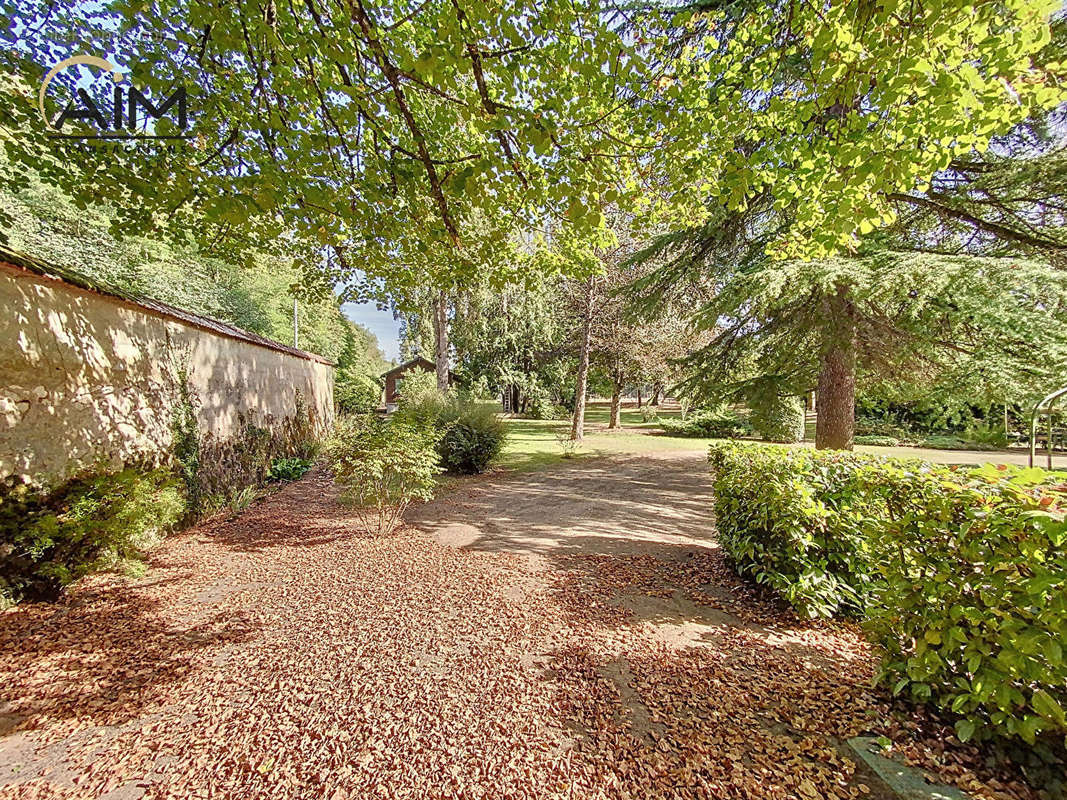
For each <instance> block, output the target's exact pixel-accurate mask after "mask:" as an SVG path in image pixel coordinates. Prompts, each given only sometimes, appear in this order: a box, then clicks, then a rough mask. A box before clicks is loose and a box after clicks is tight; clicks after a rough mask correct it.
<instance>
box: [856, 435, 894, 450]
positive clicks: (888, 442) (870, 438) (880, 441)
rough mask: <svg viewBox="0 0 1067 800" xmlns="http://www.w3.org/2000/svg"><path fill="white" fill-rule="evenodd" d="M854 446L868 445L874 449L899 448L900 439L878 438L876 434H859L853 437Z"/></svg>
mask: <svg viewBox="0 0 1067 800" xmlns="http://www.w3.org/2000/svg"><path fill="white" fill-rule="evenodd" d="M854 441H855V443H856V444H869V445H874V446H876V447H900V445H901V441H900V439H896V438H894V437H892V436H879V435H877V434H860V435H859V436H857V437H855V440H854Z"/></svg>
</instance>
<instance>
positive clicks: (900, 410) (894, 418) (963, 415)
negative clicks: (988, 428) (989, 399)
mask: <svg viewBox="0 0 1067 800" xmlns="http://www.w3.org/2000/svg"><path fill="white" fill-rule="evenodd" d="M989 415H990V407H989V404H988V403H987V404H985V406H984V407H979V406H977V405H975V404H974V403H972V402H971V398H970V397H967V396H960V395H959V394H955V393H953V392H951V391H944V392H938V394H937V395H936V396H926V397H922V398H920V399H917V400H904V401H896V400H889V399H885V398H882V397H878V396H877V395H867V396H864V397H862V398H860V399H858V400H857V401H856V430H857V431H860V430H861V428H862V429H863V430H862V432H863V433H885V434H886V435H888V436H892V435H896V434H899V438H907V437H908V435H909V434H910V435H915V436H916V437H917V436H919V435H923V434H937V435H943V434H949V433H961V432H963V431H966V430H967V429H969V428H977V427H979V426H982V425H985V424H986V423H985V422H984V421H985V419H986V418H987V417H988V416H989ZM1002 429H1003V428H1002Z"/></svg>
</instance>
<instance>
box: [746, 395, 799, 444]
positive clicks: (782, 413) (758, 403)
mask: <svg viewBox="0 0 1067 800" xmlns="http://www.w3.org/2000/svg"><path fill="white" fill-rule="evenodd" d="M750 404H751V406H752V426H753V427H754V428H755V429H756V430H757V431H759V433H760V436H761V437H762V438H763V439H764V441H768V442H782V443H793V442H802V441H804V401H803V399H801V398H800V397H796V396H795V395H786V396H782V395H779V394H775V393H768V394H766V395H765V396H761V397H759V398H758V399H754V400H752V401H751V403H750Z"/></svg>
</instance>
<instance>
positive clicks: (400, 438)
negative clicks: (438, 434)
mask: <svg viewBox="0 0 1067 800" xmlns="http://www.w3.org/2000/svg"><path fill="white" fill-rule="evenodd" d="M325 454H326V458H327V462H328V463H329V466H330V470H331V471H332V472H333V476H334V479H335V480H336V482H337V484H338V485H339V486H340V487H341V488H342V490H343V491H344V495H345V497H346V499H348V500H350V501H351V502H352V503H353V504H354V505H355V507H356V512H357V515H358V516H359V518H360V521H361V522H362V523H363V525H364V527H365V528H366V529H367V530H368V531H370V532H372V533H376V534H378V535H382V536H384V535H388V534H390V533H392V532H393V531H394V530H395V529H396V526H397V524H399V522H400V519H401V517H402V516H403V514H404V510H405V509H406V508H407V507H408V505H409V504H410V503H411V502H412V501H413V500H429V499H430V498H431V497H433V488H434V485H435V483H436V481H435V476H436V475H437V474H438V473H439V472H440V471H441V469H440V467H439V466H438V456H437V450H436V447H435V439H434V434H433V431H432V429H431V428H428V427H425V426H421V425H417V424H412V423H410V422H408V421H406V420H405V419H404V418H403V417H400V416H398V415H396V414H394V415H393V416H391V417H388V418H383V417H378V416H373V415H370V416H364V417H355V416H352V417H346V418H343V419H341V420H340V421H339V422H338V425H337V429H336V431H335V432H334V435H333V437H332V438H331V439H330V440H329V441H328V442H327V444H326V448H325Z"/></svg>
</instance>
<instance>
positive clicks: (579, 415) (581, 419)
mask: <svg viewBox="0 0 1067 800" xmlns="http://www.w3.org/2000/svg"><path fill="white" fill-rule="evenodd" d="M592 332H593V278H592V277H591V276H590V277H589V278H588V280H586V283H585V316H584V318H583V319H582V344H581V350H580V351H579V354H578V383H577V386H575V389H574V417H573V419H572V420H571V441H574V442H580V441H582V437H583V436H584V435H585V393H586V390H587V388H588V385H589V345H590V340H591V339H592Z"/></svg>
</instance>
